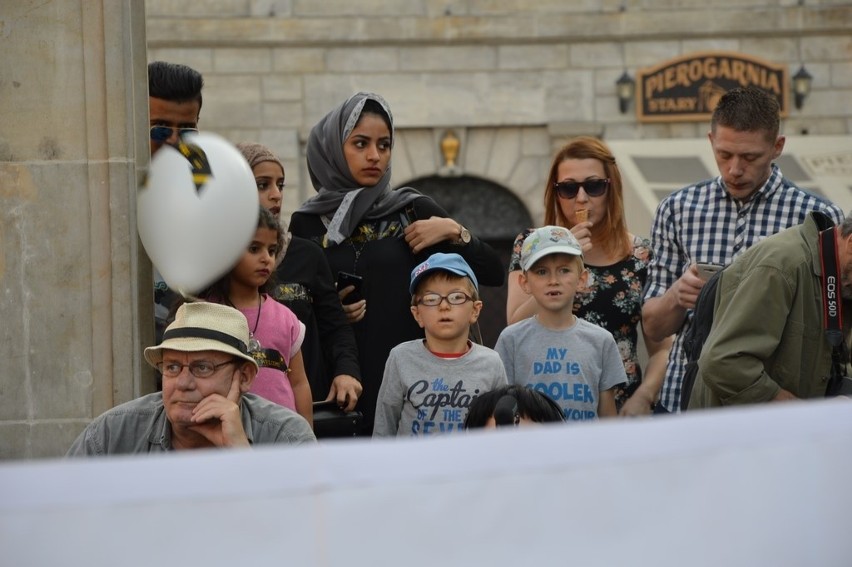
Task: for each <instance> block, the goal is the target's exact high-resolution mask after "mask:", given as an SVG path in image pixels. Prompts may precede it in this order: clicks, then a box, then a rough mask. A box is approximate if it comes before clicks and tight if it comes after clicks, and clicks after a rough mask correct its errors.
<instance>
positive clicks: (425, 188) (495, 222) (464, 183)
mask: <svg viewBox="0 0 852 567" xmlns="http://www.w3.org/2000/svg"><path fill="white" fill-rule="evenodd" d="M402 185H404V186H409V187H414V188H415V189H417V190H419V191H420V192H422V193H423V194H425V195H428V196H430V197H432V198H433V199H434V200H435V202H437V203H438V204H439V205H441V207H443V209H444V210H445V211H447V213H448V214H449V215H450V217H452V218H453V219H455V220H457V221H458V222H460V223H461V224H463V225H464V226H466V227H467V228H468V229H470V231H471V232H473V233H474V234H475V235H476V236H478V237H479V238H481V239H482V240H484V241H485V242H487V243H488V244H490V245H491V246H492V247H493V248H494V250H495V251H496V252H497V254H498V255H499V256H500V260H501V262H502V264H503V269H504V270H508V267H509V258H510V257H511V255H512V244H513V243H514V240H515V237H516V236H517V235H518V234H519V233H520V232H521V231H523V230H524V229H526V228H529V227H531V226H533V221H532V217H531V216H530V214H529V211H527V208H526V207H525V206H524V204H523V202H521V200H520V199H519V198H518V197H517V196H516V195H515V194H514V193H512V192H511V191H510V190H508V189H506V188H505V187H503V186H502V185H499V184H497V183H494V182H493V181H489V180H487V179H483V178H481V177H474V176H470V175H461V176H453V177H444V176H438V175H432V176H427V177H420V178H417V179H414V180H411V181H407V182H406V183H403V184H402ZM480 294H481V295H482V301H483V309H482V315H481V317H480V323H479V327H480V330H481V332H482V342H483V344H485V345H486V346H489V347H493V346H494V344H495V343H496V342H497V337H498V336H499V335H500V331H502V330H503V328H504V327H505V326H506V294H507V284H506V283H504V284H503V285H502V286H501V287H499V288H496V287H483V288H482V289H481V290H480Z"/></svg>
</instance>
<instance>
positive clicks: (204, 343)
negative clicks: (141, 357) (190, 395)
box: [145, 301, 257, 367]
mask: <svg viewBox="0 0 852 567" xmlns="http://www.w3.org/2000/svg"><path fill="white" fill-rule="evenodd" d="M248 342H249V329H248V323H247V322H246V318H245V317H244V316H243V314H242V313H240V312H239V311H237V310H236V309H234V308H233V307H228V306H227V305H220V304H218V303H207V302H203V301H199V302H196V303H184V304H183V305H181V306H180V307H179V308H178V310H177V313H176V314H175V320H174V322H173V323H172V324H171V325H169V326H168V328H166V332H165V333H163V342H161V343H160V344H159V345H157V346H153V347H148V348H146V349H145V360H147V361H148V364H150V365H151V366H156V365H157V363H158V362H161V361H162V360H163V349H169V350H177V351H181V352H199V351H203V350H215V351H218V352H226V353H228V354H232V355H234V356H236V357H238V358H242V359H243V360H245V361H247V362H251V363H252V364H254V365H255V367H257V362H255V360H254V359H253V358H252V357H251V355H250V354H248Z"/></svg>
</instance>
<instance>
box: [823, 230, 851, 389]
mask: <svg viewBox="0 0 852 567" xmlns="http://www.w3.org/2000/svg"><path fill="white" fill-rule="evenodd" d="M835 230H836V229H835V228H834V227H832V228H829V229H827V230H823V231H822V232H820V233H819V253H820V265H821V267H822V307H823V328H824V329H825V338H826V339H827V340H828V344H830V345H831V374H830V376H829V378H828V385H827V387H826V390H825V395H826V396H832V395H836V392H837V390H838V388H839V387H840V383H841V382H842V381H843V377H844V376H846V344H845V343H844V341H843V302H842V301H840V299H839V294H840V271H839V269H838V265H839V261H838V257H837V239H836V235H835Z"/></svg>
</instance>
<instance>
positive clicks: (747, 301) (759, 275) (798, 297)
mask: <svg viewBox="0 0 852 567" xmlns="http://www.w3.org/2000/svg"><path fill="white" fill-rule="evenodd" d="M818 214H819V213H813V214H811V216H810V217H808V218H807V219H806V220H805V222H804V223H803V224H801V225H799V226H796V227H793V228H790V229H789V230H785V231H783V232H781V233H779V234H776V235H774V236H772V237H770V238H767V239H766V240H763V241H762V242H759V243H757V244H755V245H754V247H753V248H751V249H750V250H749V251H748V252H746V253H745V254H743V255H742V256H740V257H739V258H737V260H736V261H735V262H734V263H733V264H731V266H730V267H729V268H728V269H727V270H725V271H724V272H722V275H721V276H720V277H721V279H720V280H719V287H718V289H717V292H716V311H715V314H714V317H713V327H712V330H711V332H710V335H709V336H708V337H707V341H706V342H705V343H704V348H703V349H702V351H701V358H700V359H699V361H698V367H699V374H698V376H697V378H696V381H695V385H694V386H693V390H692V396H691V397H690V399H689V409H690V410H692V409H693V408H702V407H716V406H727V405H738V404H754V403H763V402H777V401H784V400H794V399H799V398H821V397H824V396H826V395H837V394H840V393H843V394H845V395H849V394H850V386H852V383H850V382H849V378H848V376H849V375H850V372H849V368H848V364H849V350H848V348H840V349H839V350H837V355H838V363H839V364H838V365H837V366H836V367H835V369H834V373H832V352H833V348H832V345H831V343H830V342H829V340H828V337H827V334H826V333H825V332H823V329H824V328H825V325H824V323H825V318H826V314H827V313H838V314H840V313H842V314H843V315H846V314H852V219H850V218H847V219H846V220H845V221H843V224H842V225H841V226H838V227H831V228H828V229H825V228H824V227H820V226H819V224H818V220H819V219H817V218H816V215H818ZM820 228H823V229H824V230H826V233H825V236H826V237H827V238H828V239H829V241H833V243H834V246H835V247H836V251H837V252H836V254H835V253H834V251H833V250H831V249H830V242H829V243H827V244H826V246H825V248H826V251H827V252H828V256H827V257H828V258H836V260H837V261H836V264H834V265H836V269H832V265H833V262H831V261H828V262H823V261H822V258H823V254H822V253H821V252H822V248H823V243H822V242H821V234H820ZM832 276H833V277H834V281H833V282H832V280H830V279H826V280H825V283H826V285H827V287H825V286H824V285H823V280H822V278H823V277H828V278H831V277H832ZM838 280H839V281H838ZM826 292H827V293H826ZM832 295H833V296H834V298H835V300H840V301H843V303H844V304H843V305H842V308H840V309H837V310H834V309H829V308H826V309H823V301H824V299H823V298H824V296H825V297H826V298H827V299H828V300H829V301H831V297H832ZM838 307H840V306H839V305H838ZM849 338H850V321H849V320H848V318H847V320H846V321H845V322H843V329H842V339H841V338H840V337H838V339H840V340H839V342H840V344H841V345H843V346H847V345H848V344H849ZM842 376H845V377H846V378H841V377H842ZM843 382H845V389H841V385H842V383H843Z"/></svg>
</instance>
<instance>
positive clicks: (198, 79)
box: [148, 61, 204, 341]
mask: <svg viewBox="0 0 852 567" xmlns="http://www.w3.org/2000/svg"><path fill="white" fill-rule="evenodd" d="M203 87H204V79H203V78H202V76H201V73H199V72H198V71H196V70H195V69H193V68H192V67H188V66H187V65H180V64H177V63H167V62H165V61H153V62H151V63H148V124H149V131H150V138H149V139H150V143H151V156H152V157H153V156H154V154H155V153H156V152H157V150H159V149H160V148H161V147H163V145H164V144H169V145H175V144H177V142H178V140H179V139H180V137H181V136H182V135H184V134H188V133H193V132H198V117H199V116H200V114H201V102H202V100H201V89H202V88H203ZM176 298H177V294H175V293H174V292H173V291H171V290H170V289H169V288H168V286H167V285H166V283H165V282H164V281H163V278H162V277H161V276H160V274H159V273H155V274H154V321H155V324H156V327H155V331H156V335H155V338H156V340H157V341H159V340H160V337H161V336H162V334H163V329H165V327H166V324H167V322H168V321H167V320H168V316H169V310H170V308H171V306H172V304H173V303H174V301H175V299H176Z"/></svg>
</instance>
